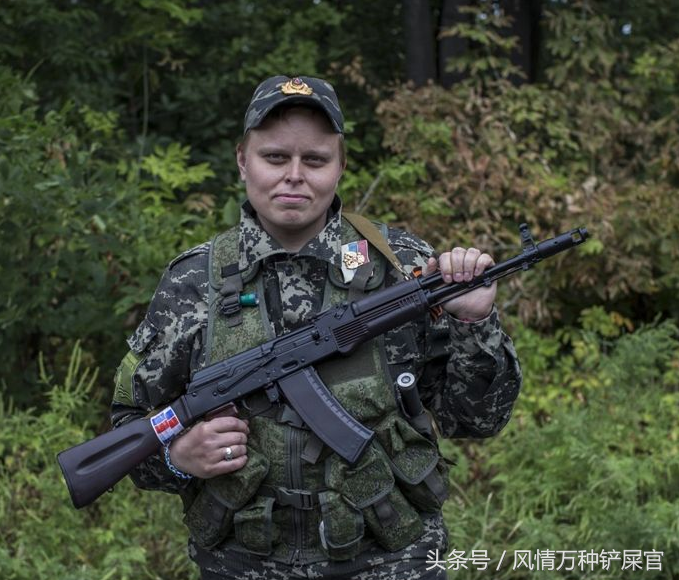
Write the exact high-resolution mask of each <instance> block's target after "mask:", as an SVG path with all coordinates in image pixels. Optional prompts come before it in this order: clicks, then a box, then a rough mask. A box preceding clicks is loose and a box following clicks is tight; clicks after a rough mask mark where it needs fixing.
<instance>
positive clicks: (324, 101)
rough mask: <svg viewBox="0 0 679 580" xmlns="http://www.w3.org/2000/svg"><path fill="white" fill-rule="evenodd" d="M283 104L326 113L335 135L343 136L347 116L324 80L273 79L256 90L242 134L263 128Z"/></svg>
mask: <svg viewBox="0 0 679 580" xmlns="http://www.w3.org/2000/svg"><path fill="white" fill-rule="evenodd" d="M283 103H286V104H292V105H304V106H307V107H313V108H316V109H320V110H321V111H323V112H324V113H325V114H326V115H327V116H328V119H329V120H330V124H331V125H332V128H333V129H334V131H335V132H336V133H341V134H343V133H344V116H343V115H342V110H341V109H340V106H339V102H338V100H337V95H336V94H335V89H333V88H332V85H331V84H330V83H329V82H327V81H324V80H323V79H317V78H314V77H292V78H290V77H286V76H283V75H280V76H275V77H270V78H268V79H266V80H265V81H264V82H262V83H261V84H260V85H259V86H258V87H257V88H256V89H255V93H254V95H252V100H251V101H250V105H249V106H248V110H247V111H246V112H245V121H244V123H243V134H245V133H247V132H248V131H249V130H250V129H254V128H255V127H258V126H259V125H261V123H262V121H264V119H265V118H266V116H267V115H268V114H269V113H270V112H271V111H272V110H273V109H274V108H275V107H277V106H278V105H281V104H283Z"/></svg>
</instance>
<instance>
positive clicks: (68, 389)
mask: <svg viewBox="0 0 679 580" xmlns="http://www.w3.org/2000/svg"><path fill="white" fill-rule="evenodd" d="M95 379H96V372H92V371H91V370H90V369H89V368H87V367H85V366H84V365H83V353H82V350H81V349H80V347H79V346H78V345H76V346H75V347H74V349H73V352H72V356H71V358H70V364H69V366H68V370H67V374H66V375H65V376H64V377H63V379H62V380H60V381H58V382H56V381H54V380H53V379H52V378H51V377H48V376H47V375H46V374H45V373H44V372H43V375H42V379H41V380H42V384H43V388H44V392H45V395H46V397H47V399H48V401H49V404H48V406H47V408H46V409H45V412H43V413H41V414H38V413H36V412H35V411H34V410H32V409H26V410H20V409H17V408H14V407H13V406H12V404H11V403H9V402H8V400H7V399H6V398H3V399H2V401H0V522H2V524H0V577H2V578H5V579H6V580H36V579H48V578H50V579H51V578H60V579H61V578H63V579H65V580H66V579H68V580H90V579H92V578H97V579H104V578H106V579H114V578H115V579H120V580H125V579H132V578H145V579H149V580H151V579H153V580H160V579H162V578H177V579H189V578H194V577H195V569H194V567H193V565H192V564H190V562H189V560H188V558H187V557H186V545H185V539H184V537H183V535H182V533H178V530H179V529H180V528H181V527H182V523H181V517H180V515H181V505H180V502H179V500H178V498H176V497H171V496H167V495H164V494H152V493H141V492H139V491H138V490H136V489H134V487H133V486H132V484H131V483H130V482H129V481H124V482H122V483H120V484H118V485H117V486H116V489H115V492H114V493H112V494H106V495H105V497H102V498H101V499H100V500H98V502H97V503H96V505H93V506H91V507H88V508H86V509H83V510H81V511H76V510H75V509H73V507H72V505H71V503H70V498H69V496H68V492H67V490H66V485H65V483H64V481H63V479H62V476H61V473H60V470H59V467H58V464H57V462H56V460H55V457H56V454H57V452H59V451H61V450H63V449H65V448H66V447H70V446H72V445H74V444H75V443H77V442H80V441H83V440H85V439H87V438H90V437H92V436H93V435H94V431H93V425H92V418H93V417H95V416H97V415H98V414H99V404H96V403H95V404H93V400H92V395H93V391H92V389H93V384H94V381H95Z"/></svg>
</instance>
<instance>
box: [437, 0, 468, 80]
mask: <svg viewBox="0 0 679 580" xmlns="http://www.w3.org/2000/svg"><path fill="white" fill-rule="evenodd" d="M467 4H469V0H443V4H442V5H441V17H440V19H439V33H441V32H445V31H446V30H448V29H450V28H452V27H453V26H455V25H456V24H460V23H461V22H468V21H469V15H468V14H461V13H460V12H459V11H458V8H459V7H460V6H465V5H467ZM468 49H469V41H468V40H467V39H466V38H459V37H455V36H446V37H444V38H441V39H440V40H439V42H438V73H439V74H438V78H439V83H440V84H441V86H443V87H445V88H450V87H452V86H453V85H454V84H456V83H459V82H460V81H461V80H462V79H463V78H464V74H463V73H461V72H457V71H455V72H449V71H446V67H447V66H448V65H449V64H450V63H451V62H454V61H455V59H456V58H457V57H459V56H461V55H463V54H464V53H465V52H467V50H468Z"/></svg>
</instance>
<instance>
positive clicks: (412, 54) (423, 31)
mask: <svg viewBox="0 0 679 580" xmlns="http://www.w3.org/2000/svg"><path fill="white" fill-rule="evenodd" d="M403 18H404V22H403V28H404V30H405V40H406V78H407V79H408V80H410V81H412V82H413V83H415V86H418V87H421V86H422V85H424V84H426V83H427V81H428V80H433V79H434V78H436V66H435V60H434V31H433V29H432V25H431V11H430V8H429V1H428V0H404V2H403Z"/></svg>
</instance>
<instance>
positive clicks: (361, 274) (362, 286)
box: [347, 262, 375, 302]
mask: <svg viewBox="0 0 679 580" xmlns="http://www.w3.org/2000/svg"><path fill="white" fill-rule="evenodd" d="M374 269H375V264H374V263H373V262H366V263H365V264H361V265H360V266H359V267H358V268H357V269H356V272H355V273H354V278H353V280H352V281H351V284H349V295H348V296H347V299H348V300H349V302H352V301H354V300H358V299H359V298H363V296H365V290H366V287H367V286H368V280H370V277H371V276H372V275H373V270H374Z"/></svg>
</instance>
